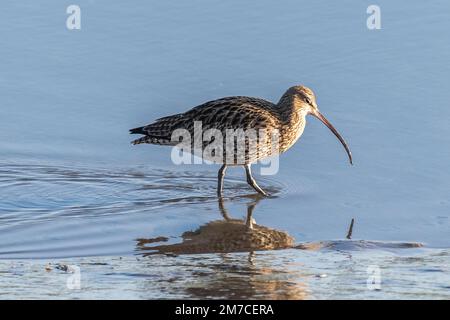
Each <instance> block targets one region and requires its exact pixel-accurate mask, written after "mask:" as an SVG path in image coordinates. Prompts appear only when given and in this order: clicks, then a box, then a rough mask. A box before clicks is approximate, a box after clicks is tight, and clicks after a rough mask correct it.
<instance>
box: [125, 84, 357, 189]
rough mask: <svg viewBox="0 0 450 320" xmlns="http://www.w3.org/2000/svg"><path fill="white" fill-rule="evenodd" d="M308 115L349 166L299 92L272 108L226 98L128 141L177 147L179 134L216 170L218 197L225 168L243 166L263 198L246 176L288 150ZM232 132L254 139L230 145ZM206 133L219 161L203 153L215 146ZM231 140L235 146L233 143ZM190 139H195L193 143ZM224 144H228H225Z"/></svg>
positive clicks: (310, 98) (308, 97) (303, 90)
mask: <svg viewBox="0 0 450 320" xmlns="http://www.w3.org/2000/svg"><path fill="white" fill-rule="evenodd" d="M309 114H310V115H312V116H314V117H316V118H318V119H319V120H320V121H322V122H323V123H324V124H325V125H326V126H327V127H328V128H329V129H330V130H331V131H332V132H333V133H334V134H335V135H336V137H337V138H338V139H339V141H340V142H341V143H342V145H343V146H344V148H345V150H346V151H347V154H348V157H349V159H350V163H351V162H352V156H351V153H350V150H349V148H348V146H347V144H346V143H345V141H344V139H343V138H342V137H341V135H340V134H339V133H338V132H337V131H336V129H335V128H334V127H333V126H332V125H331V123H330V122H329V121H328V120H327V119H326V118H325V117H324V116H323V115H322V114H321V113H320V112H319V109H318V107H317V103H316V97H315V95H314V93H313V92H312V90H311V89H309V88H307V87H304V86H294V87H291V88H289V89H288V90H287V91H286V92H285V93H284V94H283V96H282V97H281V99H280V101H279V102H278V103H277V104H273V103H272V102H269V101H266V100H263V99H259V98H250V97H242V96H237V97H227V98H222V99H218V100H214V101H209V102H206V103H204V104H202V105H200V106H197V107H195V108H193V109H191V110H189V111H187V112H185V113H180V114H175V115H172V116H168V117H164V118H160V119H158V120H156V121H155V122H153V123H151V124H148V125H146V126H143V127H139V128H134V129H131V130H130V133H133V134H142V135H143V137H141V138H138V139H136V140H134V141H133V144H141V143H149V144H157V145H168V146H174V145H178V144H179V143H180V141H179V140H176V141H174V140H172V134H173V133H174V131H175V130H177V129H185V130H187V132H188V133H189V135H190V141H188V142H189V146H190V149H191V151H194V153H195V154H197V153H199V152H200V154H201V156H202V157H203V158H205V159H206V160H212V161H214V162H216V163H221V164H222V167H221V168H220V170H219V174H218V188H217V194H218V196H219V197H220V196H221V194H222V188H223V179H224V176H225V171H226V169H227V166H235V165H242V166H244V168H245V171H246V175H247V182H248V184H249V185H250V186H251V187H253V188H254V189H255V190H256V191H257V192H258V193H260V194H262V195H264V196H266V195H267V193H266V192H265V191H264V190H262V189H261V188H260V187H259V186H258V184H257V183H256V181H255V179H254V178H253V176H252V173H251V170H250V166H251V164H252V163H254V162H256V161H258V160H261V159H264V158H267V157H270V156H275V155H278V154H281V153H283V152H285V151H286V150H288V149H289V148H290V147H291V146H292V145H294V143H295V142H296V141H297V139H298V138H300V136H301V135H302V133H303V130H304V129H305V125H306V116H307V115H309ZM194 122H199V123H201V128H200V129H198V130H199V131H200V132H196V131H197V130H195V129H196V128H197V127H196V126H195V124H194ZM237 129H240V130H243V131H244V133H248V132H250V131H251V132H252V133H253V134H254V135H244V136H240V137H239V136H233V137H231V138H232V140H229V139H227V134H230V130H232V131H235V130H237ZM207 130H215V132H216V133H217V132H219V133H220V135H221V136H220V137H221V142H220V146H219V147H220V148H218V149H217V151H218V152H217V153H218V154H219V157H217V155H216V154H215V152H214V154H213V152H211V155H210V154H208V153H207V152H204V151H205V149H206V148H207V147H208V145H209V144H211V143H212V142H214V141H216V133H215V134H214V135H213V136H212V137H211V138H210V140H209V141H204V140H203V139H204V136H203V134H204V132H206V131H207ZM227 131H228V133H227ZM209 132H210V133H211V132H212V131H209ZM212 138H214V139H212ZM235 138H236V139H237V140H238V141H237V143H235ZM196 139H199V143H198V142H196ZM227 140H229V141H232V142H229V141H228V143H227ZM183 142H184V143H185V142H186V141H183ZM216 142H217V141H216ZM227 144H228V146H227ZM230 145H231V146H230ZM239 145H243V147H240V146H239ZM240 148H243V149H244V151H242V149H240ZM214 150H215V149H214ZM211 151H213V150H211Z"/></svg>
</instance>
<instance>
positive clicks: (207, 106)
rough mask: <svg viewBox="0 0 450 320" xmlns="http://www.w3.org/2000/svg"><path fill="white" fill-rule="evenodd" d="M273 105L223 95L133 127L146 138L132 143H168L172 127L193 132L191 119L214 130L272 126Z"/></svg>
mask: <svg viewBox="0 0 450 320" xmlns="http://www.w3.org/2000/svg"><path fill="white" fill-rule="evenodd" d="M274 106H275V105H274V104H273V103H271V102H269V101H266V100H263V99H258V98H251V97H242V96H236V97H226V98H222V99H218V100H213V101H209V102H206V103H204V104H202V105H199V106H197V107H194V108H192V109H191V110H189V111H187V112H185V113H179V114H175V115H172V116H167V117H163V118H160V119H157V120H156V121H155V122H153V123H151V124H148V125H146V126H143V127H139V128H134V129H131V130H130V133H137V134H143V135H145V136H146V137H148V138H146V137H142V138H141V139H138V140H135V143H156V144H171V143H169V142H170V139H171V136H172V133H173V131H174V130H176V129H186V130H188V131H189V133H190V134H194V122H196V121H197V122H200V123H201V125H202V130H207V129H218V130H220V131H224V130H226V129H243V130H246V129H249V128H253V129H259V128H264V127H266V126H268V125H274V124H273V122H274V121H276V119H277V118H276V117H275V116H274V111H273V108H274Z"/></svg>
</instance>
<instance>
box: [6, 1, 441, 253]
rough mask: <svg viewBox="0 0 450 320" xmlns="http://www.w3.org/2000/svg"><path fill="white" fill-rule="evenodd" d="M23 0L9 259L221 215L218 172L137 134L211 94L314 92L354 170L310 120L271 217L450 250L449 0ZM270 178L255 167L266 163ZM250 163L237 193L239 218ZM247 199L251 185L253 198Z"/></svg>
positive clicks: (294, 230)
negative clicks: (374, 13)
mask: <svg viewBox="0 0 450 320" xmlns="http://www.w3.org/2000/svg"><path fill="white" fill-rule="evenodd" d="M70 4H72V2H68V1H47V0H44V1H39V4H38V3H37V2H36V1H32V0H28V1H25V0H20V1H14V2H8V3H5V4H3V6H2V10H0V30H1V31H0V33H1V38H2V45H1V46H0V61H2V63H1V66H0V97H1V100H0V101H1V103H0V188H1V198H0V230H1V231H0V258H3V259H22V258H33V259H38V258H39V259H56V258H64V257H85V256H119V255H132V254H135V251H136V243H135V241H134V240H135V239H136V238H142V237H145V238H151V237H156V236H168V237H179V236H180V235H181V234H182V233H183V232H185V231H188V230H194V229H196V228H197V227H199V226H200V225H203V224H205V223H207V222H208V221H211V220H216V219H219V218H220V214H219V211H218V209H217V200H216V198H215V187H216V174H217V169H218V167H217V166H214V165H202V166H199V165H184V166H176V165H174V164H172V162H171V160H170V152H171V150H170V148H164V147H157V146H142V145H140V146H131V145H130V144H129V142H130V140H131V139H132V137H130V136H129V135H128V133H127V132H128V129H129V128H133V127H136V126H139V125H143V124H146V123H149V122H151V121H152V120H154V119H156V118H159V117H161V116H165V115H168V114H173V113H178V112H182V111H185V110H187V109H189V108H190V107H193V106H196V105H198V104H200V103H202V102H205V101H207V100H211V99H215V98H219V97H223V96H229V95H248V96H255V97H262V98H265V99H268V100H271V101H277V100H278V99H279V97H280V96H281V94H282V93H283V92H284V91H285V90H286V89H287V88H288V87H290V86H292V85H295V84H305V85H307V86H308V87H310V88H312V89H313V90H314V91H315V93H316V95H317V99H318V104H319V107H320V109H321V111H322V112H323V113H324V114H325V115H326V116H327V117H328V118H329V119H330V120H331V122H332V123H333V124H334V125H335V127H336V128H337V129H338V130H339V131H340V132H341V133H342V135H343V136H344V137H345V139H346V140H347V142H348V144H349V145H350V148H351V150H352V152H353V156H354V164H355V165H354V166H350V165H349V164H348V162H347V159H346V155H345V153H344V151H343V149H342V147H341V146H340V144H339V143H338V142H337V140H336V139H335V138H334V137H333V135H331V134H330V132H329V131H328V129H326V128H325V127H324V126H323V125H322V124H321V123H320V122H318V121H316V119H313V118H312V119H309V121H308V124H307V127H306V130H305V133H304V134H303V136H302V138H301V139H300V140H299V142H298V143H297V144H296V145H294V147H293V148H292V149H290V150H289V151H288V152H287V153H286V154H284V155H282V157H281V163H280V170H279V172H278V174H276V175H273V176H259V175H257V177H256V178H257V180H258V181H259V182H260V184H261V186H262V187H264V188H265V189H267V190H269V191H271V192H272V193H273V194H274V195H275V197H273V198H270V199H264V200H262V201H260V202H259V203H258V205H257V206H256V208H255V211H254V217H255V220H256V222H257V223H258V224H261V225H264V226H268V227H270V228H274V229H277V230H284V231H286V232H287V233H289V234H290V235H291V236H293V237H294V238H295V240H296V241H297V242H304V241H320V240H328V239H341V238H343V237H344V236H345V234H346V232H347V228H348V224H349V221H350V220H351V218H355V221H356V223H355V227H354V237H355V238H358V239H366V240H380V241H388V242H389V241H406V242H420V243H423V244H425V246H426V247H429V248H449V247H450V237H449V234H450V221H449V216H450V200H449V197H448V194H449V192H448V190H450V182H449V181H450V171H449V170H448V164H449V163H450V148H449V146H450V129H449V126H448V124H447V122H448V118H449V117H450V108H448V101H449V100H450V88H449V86H450V83H449V80H448V74H449V73H450V63H449V62H450V42H449V41H448V30H449V27H450V19H449V12H450V3H448V1H445V0H442V1H433V2H432V3H428V4H426V5H424V4H423V3H422V2H419V1H395V2H392V1H384V0H382V1H377V3H376V4H377V5H379V6H380V8H381V19H382V20H381V21H382V28H381V30H369V29H368V28H367V27H366V19H367V17H368V15H367V13H366V9H367V6H368V5H370V4H372V2H370V1H355V0H353V1H350V0H348V1H339V2H337V1H321V2H314V1H297V0H296V1H293V0H292V1H282V2H273V1H265V0H263V1H248V2H245V3H244V2H242V1H235V0H233V1H226V2H224V1H216V0H208V1H206V0H194V1H189V2H184V1H175V2H161V1H144V0H141V1H134V2H133V3H124V2H123V1H108V2H107V3H106V2H101V1H94V0H91V1H82V0H79V1H77V3H76V4H78V5H79V6H80V7H81V13H82V16H81V17H82V20H81V30H68V29H67V28H66V18H67V14H66V8H67V6H68V5H70ZM256 172H258V171H256ZM249 194H252V190H251V189H250V188H249V187H248V186H247V185H246V184H245V180H244V173H243V170H241V169H232V170H230V171H229V173H228V175H227V178H226V185H225V195H226V205H227V207H228V209H229V211H230V213H231V214H232V215H234V216H235V217H237V218H241V217H243V216H245V214H246V206H247V203H248V199H247V197H245V195H249ZM242 196H244V197H242Z"/></svg>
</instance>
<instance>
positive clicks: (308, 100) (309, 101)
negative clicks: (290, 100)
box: [305, 97, 312, 106]
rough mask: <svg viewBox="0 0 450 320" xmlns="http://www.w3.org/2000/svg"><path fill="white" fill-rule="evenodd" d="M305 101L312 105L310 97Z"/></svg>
mask: <svg viewBox="0 0 450 320" xmlns="http://www.w3.org/2000/svg"><path fill="white" fill-rule="evenodd" d="M305 101H306V103H307V104H309V105H311V106H312V102H311V99H309V98H308V97H305Z"/></svg>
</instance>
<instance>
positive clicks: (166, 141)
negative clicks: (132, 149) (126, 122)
mask: <svg viewBox="0 0 450 320" xmlns="http://www.w3.org/2000/svg"><path fill="white" fill-rule="evenodd" d="M142 143H150V144H159V145H163V146H171V145H175V144H176V143H175V142H174V141H171V139H170V138H167V137H155V136H143V137H140V138H139V139H136V140H133V141H131V144H132V145H136V144H142Z"/></svg>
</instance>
